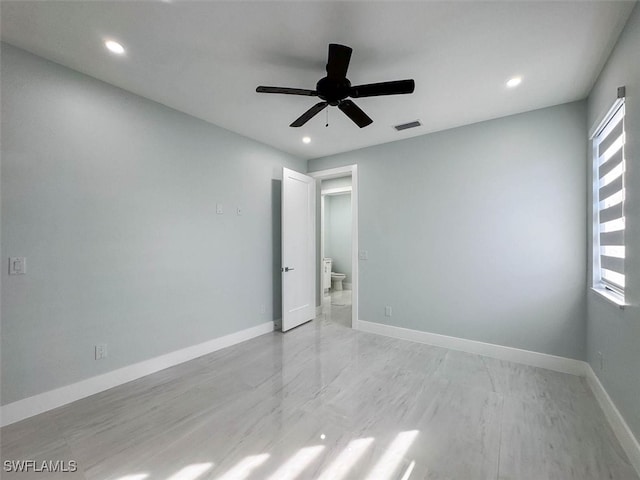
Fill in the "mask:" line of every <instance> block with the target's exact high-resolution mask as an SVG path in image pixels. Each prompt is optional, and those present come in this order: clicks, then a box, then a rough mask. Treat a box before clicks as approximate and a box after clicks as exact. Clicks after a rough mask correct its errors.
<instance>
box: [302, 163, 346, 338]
mask: <svg viewBox="0 0 640 480" xmlns="http://www.w3.org/2000/svg"><path fill="white" fill-rule="evenodd" d="M308 175H310V176H311V177H313V178H315V179H316V180H317V187H318V190H319V192H318V194H319V200H320V208H319V211H318V214H319V216H320V218H319V220H320V221H319V235H318V237H319V238H318V240H319V249H318V255H317V261H318V267H319V268H318V272H319V275H318V278H317V284H318V293H317V300H318V302H317V303H318V304H319V305H321V307H322V313H323V314H325V315H326V316H327V318H329V319H330V320H331V321H333V322H334V323H339V324H342V325H345V326H347V327H351V328H357V325H358V178H357V165H350V166H346V167H339V168H333V169H329V170H322V171H318V172H312V173H309V174H308Z"/></svg>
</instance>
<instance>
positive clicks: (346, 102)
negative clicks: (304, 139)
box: [256, 43, 415, 128]
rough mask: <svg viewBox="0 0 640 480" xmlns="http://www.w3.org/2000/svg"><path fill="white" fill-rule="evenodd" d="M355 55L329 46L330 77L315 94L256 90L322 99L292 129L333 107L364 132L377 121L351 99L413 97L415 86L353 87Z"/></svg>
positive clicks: (344, 48) (341, 47) (408, 82)
mask: <svg viewBox="0 0 640 480" xmlns="http://www.w3.org/2000/svg"><path fill="white" fill-rule="evenodd" d="M352 52H353V50H352V49H351V48H350V47H347V46H345V45H339V44H337V43H330V44H329V58H328V60H327V76H326V77H324V78H321V79H320V80H319V81H318V83H317V84H316V89H315V90H305V89H302V88H287V87H265V86H259V87H258V88H256V92H258V93H280V94H284V95H302V96H307V97H319V98H320V99H321V100H322V101H321V102H318V103H316V104H315V105H314V106H313V107H311V108H310V109H309V110H307V111H306V112H304V113H303V114H302V115H300V117H298V118H297V119H296V120H294V121H293V123H291V125H289V126H290V127H301V126H303V125H304V124H305V123H307V122H308V121H309V120H311V119H312V118H313V117H314V116H316V115H317V114H318V113H320V112H321V111H322V110H324V109H325V108H327V107H328V106H329V105H331V106H333V107H338V108H339V109H340V110H341V111H342V112H343V113H344V114H345V115H346V116H347V117H349V118H350V119H351V120H352V121H353V122H354V123H355V124H356V125H358V127H360V128H363V127H366V126H367V125H371V123H373V120H371V118H369V116H368V115H367V114H366V113H364V112H363V111H362V109H360V107H358V106H357V105H356V104H355V103H354V102H353V101H352V100H350V99H349V97H351V98H363V97H378V96H383V95H403V94H407V93H413V91H414V89H415V82H414V81H413V80H396V81H392V82H381V83H370V84H366V85H356V86H352V85H351V82H350V81H349V79H348V78H347V70H348V68H349V61H350V60H351V53H352Z"/></svg>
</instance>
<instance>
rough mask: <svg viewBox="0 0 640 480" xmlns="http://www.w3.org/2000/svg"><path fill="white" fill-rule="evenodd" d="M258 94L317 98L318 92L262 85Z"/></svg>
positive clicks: (257, 89) (258, 89)
mask: <svg viewBox="0 0 640 480" xmlns="http://www.w3.org/2000/svg"><path fill="white" fill-rule="evenodd" d="M256 92H258V93H282V94H285V95H305V96H307V97H317V96H318V92H316V91H315V90H305V89H304V88H287V87H264V86H262V85H260V86H259V87H258V88H256Z"/></svg>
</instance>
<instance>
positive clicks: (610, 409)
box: [585, 364, 640, 475]
mask: <svg viewBox="0 0 640 480" xmlns="http://www.w3.org/2000/svg"><path fill="white" fill-rule="evenodd" d="M585 373H586V375H585V376H586V377H587V382H588V383H589V387H591V391H592V392H593V394H594V395H595V397H596V399H597V400H598V403H599V404H600V407H601V408H602V410H603V411H604V415H605V417H607V420H608V421H609V425H611V428H612V429H613V431H614V433H615V434H616V437H617V438H618V441H619V442H620V445H622V448H623V450H624V451H625V453H626V454H627V457H629V462H631V465H633V467H634V468H635V469H636V472H638V475H640V443H638V440H637V439H636V437H635V436H634V435H633V432H632V431H631V429H630V428H629V425H627V422H626V421H625V420H624V417H623V416H622V415H621V414H620V411H619V410H618V409H617V407H616V405H615V403H613V400H611V397H610V396H609V394H608V393H607V391H606V390H605V389H604V387H603V386H602V383H600V379H599V378H598V377H597V375H596V373H595V372H594V371H593V369H592V368H591V365H589V364H586V370H585Z"/></svg>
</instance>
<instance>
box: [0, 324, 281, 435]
mask: <svg viewBox="0 0 640 480" xmlns="http://www.w3.org/2000/svg"><path fill="white" fill-rule="evenodd" d="M273 328H274V326H273V322H265V323H262V324H260V325H257V326H255V327H251V328H247V329H245V330H241V331H239V332H235V333H231V334H229V335H225V336H224V337H218V338H214V339H213V340H208V341H206V342H203V343H200V344H198V345H192V346H190V347H187V348H183V349H181V350H176V351H175V352H171V353H167V354H165V355H160V356H159V357H155V358H151V359H149V360H145V361H142V362H139V363H135V364H133V365H129V366H126V367H123V368H119V369H117V370H113V371H111V372H107V373H104V374H102V375H97V376H95V377H91V378H87V379H86V380H82V381H80V382H77V383H73V384H71V385H66V386H64V387H60V388H56V389H55V390H49V391H48V392H44V393H40V394H38V395H34V396H32V397H28V398H24V399H22V400H18V401H16V402H13V403H9V404H7V405H3V406H1V407H0V426H5V425H10V424H12V423H15V422H18V421H20V420H23V419H25V418H28V417H32V416H34V415H38V414H39V413H43V412H46V411H48V410H53V409H54V408H58V407H61V406H62V405H66V404H67V403H71V402H75V401H76V400H80V399H81V398H85V397H88V396H90V395H94V394H96V393H99V392H102V391H104V390H108V389H110V388H113V387H117V386H118V385H122V384H123V383H127V382H130V381H132V380H136V379H138V378H141V377H144V376H145V375H150V374H152V373H155V372H158V371H160V370H164V369H165V368H169V367H173V366H174V365H178V364H180V363H183V362H187V361H189V360H193V359H194V358H197V357H201V356H202V355H206V354H208V353H211V352H215V351H216V350H220V349H222V348H226V347H230V346H232V345H236V344H238V343H241V342H244V341H246V340H250V339H252V338H255V337H258V336H260V335H264V334H265V333H269V332H272V331H273Z"/></svg>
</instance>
